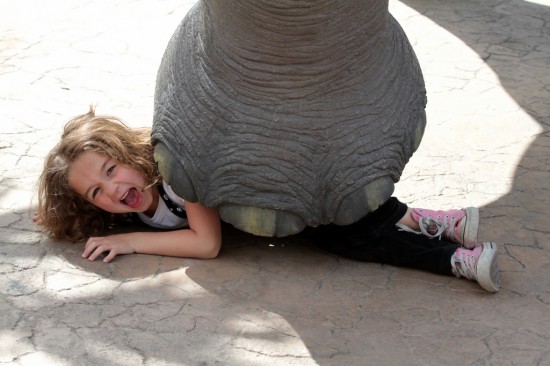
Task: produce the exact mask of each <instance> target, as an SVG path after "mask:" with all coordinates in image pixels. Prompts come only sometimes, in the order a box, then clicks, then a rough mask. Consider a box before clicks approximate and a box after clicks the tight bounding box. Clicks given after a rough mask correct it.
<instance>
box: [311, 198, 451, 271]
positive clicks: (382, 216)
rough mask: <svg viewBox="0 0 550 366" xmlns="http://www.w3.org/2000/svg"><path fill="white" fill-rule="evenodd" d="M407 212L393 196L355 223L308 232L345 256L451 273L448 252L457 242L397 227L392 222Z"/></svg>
mask: <svg viewBox="0 0 550 366" xmlns="http://www.w3.org/2000/svg"><path fill="white" fill-rule="evenodd" d="M406 212H407V205H405V204H404V203H401V202H399V200H397V198H395V197H392V198H390V199H389V200H388V201H386V202H385V203H384V204H383V205H382V206H380V207H379V208H378V209H377V210H375V211H373V212H370V213H369V214H367V216H365V217H364V218H362V219H361V220H359V221H357V222H356V223H353V224H351V225H346V226H338V225H335V224H329V225H323V226H319V227H317V228H308V230H307V235H308V236H309V237H310V238H312V239H313V241H314V242H315V244H317V245H318V246H320V247H321V248H323V249H325V250H327V251H329V252H331V253H334V254H337V255H341V256H343V257H346V258H351V259H356V260H362V261H369V262H376V263H383V264H391V265H394V266H401V267H411V268H416V269H421V270H425V271H429V272H433V273H438V274H444V275H450V274H452V272H451V256H452V255H453V253H454V252H455V250H456V249H457V248H458V244H455V243H453V242H450V241H447V240H445V239H441V240H439V239H437V238H436V239H430V238H428V237H426V236H424V235H419V234H415V233H411V232H406V231H399V230H398V228H397V227H396V226H395V224H396V223H397V222H398V221H399V220H400V219H401V218H402V217H403V216H404V215H405V213H406Z"/></svg>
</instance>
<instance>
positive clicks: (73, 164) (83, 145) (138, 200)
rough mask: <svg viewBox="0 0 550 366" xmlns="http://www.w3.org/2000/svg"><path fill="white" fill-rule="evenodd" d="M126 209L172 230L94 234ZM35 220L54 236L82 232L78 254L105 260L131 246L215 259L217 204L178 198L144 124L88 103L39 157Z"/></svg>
mask: <svg viewBox="0 0 550 366" xmlns="http://www.w3.org/2000/svg"><path fill="white" fill-rule="evenodd" d="M161 191H162V193H163V195H162V196H161V195H160V193H159V192H161ZM170 209H172V211H171V210H170ZM183 209H184V210H183ZM180 212H181V213H180ZM128 213H131V214H134V215H136V216H137V217H138V218H139V219H140V220H141V221H143V222H144V223H146V224H148V225H149V226H153V227H156V228H163V229H178V230H175V231H159V232H134V233H126V234H117V235H109V236H104V237H99V236H97V235H98V234H100V233H101V232H103V231H104V230H106V229H107V228H109V227H110V226H111V225H112V224H113V222H114V221H113V220H114V219H115V217H116V216H119V217H120V216H121V214H128ZM178 214H179V216H178ZM34 221H36V222H38V223H39V224H41V225H42V226H43V227H44V228H45V229H46V231H47V232H48V233H49V235H50V236H51V237H53V238H56V239H60V240H69V241H73V242H74V241H79V240H83V239H86V238H89V239H88V240H87V242H86V245H85V247H84V252H83V253H82V257H84V258H88V259H90V260H92V261H93V260H95V259H96V258H97V257H98V256H99V255H101V254H102V253H107V255H106V257H105V258H104V259H103V261H104V262H110V261H111V260H112V259H113V258H114V257H115V256H116V255H118V254H130V253H144V254H158V255H168V256H177V257H195V258H214V257H216V256H217V255H218V252H219V250H220V246H221V227H220V220H219V217H218V212H217V210H215V209H211V208H207V207H204V206H202V205H201V204H199V203H192V202H185V203H184V202H183V200H182V199H180V198H179V197H177V196H176V194H175V193H174V192H173V191H172V189H171V188H170V186H168V185H167V184H166V183H165V182H162V180H161V178H160V177H159V175H158V172H157V168H156V165H155V164H154V160H153V147H152V146H151V143H150V131H149V130H148V129H130V128H128V127H127V126H126V125H124V124H123V123H122V122H121V121H120V120H119V119H117V118H115V117H110V116H96V115H95V113H94V110H93V108H90V111H89V112H88V113H87V114H85V115H82V116H80V117H77V118H75V119H73V120H71V121H69V122H68V123H67V125H66V126H65V128H64V131H63V134H62V136H61V141H60V142H59V143H58V144H57V146H55V147H54V148H53V150H52V151H51V152H50V153H49V154H48V156H47V157H46V161H45V166H44V171H43V172H42V174H41V176H40V179H39V187H38V212H37V215H36V216H35V217H34Z"/></svg>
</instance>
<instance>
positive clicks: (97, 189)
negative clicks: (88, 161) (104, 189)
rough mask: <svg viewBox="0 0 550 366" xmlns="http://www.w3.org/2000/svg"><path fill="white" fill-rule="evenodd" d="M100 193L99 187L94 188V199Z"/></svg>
mask: <svg viewBox="0 0 550 366" xmlns="http://www.w3.org/2000/svg"><path fill="white" fill-rule="evenodd" d="M98 193H99V187H97V188H94V190H93V191H92V199H93V198H95V197H96V196H97V194H98Z"/></svg>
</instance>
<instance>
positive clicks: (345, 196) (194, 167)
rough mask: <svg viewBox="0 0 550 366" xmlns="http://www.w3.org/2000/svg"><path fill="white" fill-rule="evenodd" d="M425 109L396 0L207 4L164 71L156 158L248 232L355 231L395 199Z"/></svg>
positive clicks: (183, 189)
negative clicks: (392, 3)
mask: <svg viewBox="0 0 550 366" xmlns="http://www.w3.org/2000/svg"><path fill="white" fill-rule="evenodd" d="M425 105H426V92H425V88H424V82H423V78H422V73H421V70H420V68H419V65H418V62H417V59H416V57H415V55H414V52H413V50H412V48H411V46H410V44H409V42H408V40H407V38H406V36H405V35H404V33H403V31H402V29H401V27H400V26H399V25H398V23H397V22H396V21H395V19H394V18H393V17H392V16H391V15H390V14H389V12H388V2H387V1H380V0H364V1H352V0H341V1H330V0H329V1H318V0H311V1H309V0H308V1H290V0H278V1H273V0H233V1H231V0H204V1H199V2H198V4H197V5H196V6H195V7H194V8H193V9H192V10H191V11H190V13H189V14H188V15H187V16H186V18H185V19H184V20H183V22H182V23H181V24H180V26H179V27H178V29H177V30H176V32H175V33H174V35H173V37H172V39H171V41H170V43H169V45H168V46H167V49H166V53H165V55H164V58H163V60H162V64H161V66H160V69H159V73H158V79H157V86H156V93H155V113H154V123H153V135H152V136H153V143H154V144H155V158H156V159H157V161H158V163H159V169H160V172H161V174H162V175H163V177H164V179H166V180H167V181H168V183H169V184H171V185H172V187H173V188H174V191H175V192H176V193H178V194H179V195H180V196H182V197H183V198H184V199H186V200H188V201H193V202H195V201H199V202H201V203H202V204H204V205H206V206H209V207H217V208H219V209H220V214H221V217H222V219H223V220H224V221H226V222H229V223H231V224H233V225H234V226H236V227H237V228H240V229H242V230H245V231H247V232H250V233H253V234H257V235H264V236H285V235H290V234H294V233H297V232H300V231H301V230H302V229H303V228H304V227H305V226H306V225H308V226H318V225H320V224H327V223H336V224H339V225H346V224H350V223H353V222H355V221H357V220H358V219H360V218H361V217H363V216H364V215H366V214H367V213H368V212H369V211H373V210H375V209H376V208H377V207H378V206H379V205H381V204H382V203H383V202H384V201H386V200H387V199H388V198H389V197H390V196H391V194H392V192H393V189H394V183H395V182H397V181H398V180H399V177H400V175H401V172H402V170H403V168H404V166H405V164H406V163H407V161H408V160H409V158H410V156H411V155H412V153H413V152H414V150H416V148H417V147H418V145H419V143H420V140H421V138H422V134H423V132H424V127H425V123H426V118H425V112H424V108H425Z"/></svg>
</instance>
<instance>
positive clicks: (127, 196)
mask: <svg viewBox="0 0 550 366" xmlns="http://www.w3.org/2000/svg"><path fill="white" fill-rule="evenodd" d="M120 202H122V203H124V204H126V205H128V206H130V207H131V208H136V207H138V206H139V204H140V203H141V195H140V194H139V191H138V190H137V189H136V188H130V189H129V190H127V191H126V193H124V195H123V196H122V197H121V199H120Z"/></svg>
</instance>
